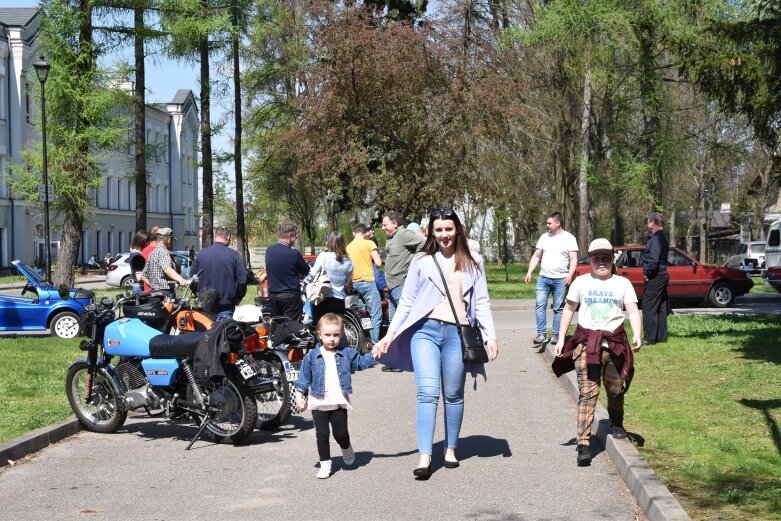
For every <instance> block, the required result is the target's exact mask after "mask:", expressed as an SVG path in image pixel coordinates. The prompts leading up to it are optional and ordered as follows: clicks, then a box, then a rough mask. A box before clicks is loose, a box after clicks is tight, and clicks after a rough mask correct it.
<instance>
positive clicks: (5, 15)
mask: <svg viewBox="0 0 781 521" xmlns="http://www.w3.org/2000/svg"><path fill="white" fill-rule="evenodd" d="M39 11H40V9H38V8H37V7H0V23H2V24H3V25H6V26H9V27H24V26H25V25H27V24H28V23H29V22H30V20H32V19H33V18H35V17H36V16H37V15H38V13H39Z"/></svg>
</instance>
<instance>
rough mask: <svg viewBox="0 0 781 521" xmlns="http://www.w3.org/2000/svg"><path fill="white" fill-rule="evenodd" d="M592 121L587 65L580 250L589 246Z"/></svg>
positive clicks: (579, 198)
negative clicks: (590, 131) (590, 130)
mask: <svg viewBox="0 0 781 521" xmlns="http://www.w3.org/2000/svg"><path fill="white" fill-rule="evenodd" d="M590 123H591V69H590V68H589V67H588V66H586V74H585V77H584V79H583V119H582V120H581V122H580V146H581V152H580V171H579V173H578V203H579V206H580V208H579V212H580V213H579V217H580V219H579V223H578V244H579V245H580V251H581V252H584V251H586V250H587V248H588V240H589V233H588V212H589V204H588V162H589V139H588V138H589V126H590Z"/></svg>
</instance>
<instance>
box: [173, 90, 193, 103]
mask: <svg viewBox="0 0 781 521" xmlns="http://www.w3.org/2000/svg"><path fill="white" fill-rule="evenodd" d="M191 92H192V91H191V90H190V89H179V90H177V91H176V94H175V95H174V99H173V101H171V103H174V104H176V105H181V104H183V103H184V102H186V101H187V97H188V96H189V95H190V93H191Z"/></svg>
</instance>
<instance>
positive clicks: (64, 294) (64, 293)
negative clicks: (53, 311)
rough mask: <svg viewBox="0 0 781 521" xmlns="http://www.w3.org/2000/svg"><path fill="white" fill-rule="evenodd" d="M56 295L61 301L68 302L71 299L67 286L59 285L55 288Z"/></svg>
mask: <svg viewBox="0 0 781 521" xmlns="http://www.w3.org/2000/svg"><path fill="white" fill-rule="evenodd" d="M57 294H58V295H59V296H60V298H61V299H62V300H68V299H69V298H71V290H70V288H68V285H67V284H60V286H59V287H58V288H57Z"/></svg>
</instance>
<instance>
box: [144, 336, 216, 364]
mask: <svg viewBox="0 0 781 521" xmlns="http://www.w3.org/2000/svg"><path fill="white" fill-rule="evenodd" d="M203 335H205V333H200V332H198V333H187V334H185V335H157V336H156V337H154V338H152V340H150V341H149V355H150V356H151V357H152V358H171V357H178V356H191V355H194V354H195V348H196V347H198V342H200V341H201V338H202V337H203Z"/></svg>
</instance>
